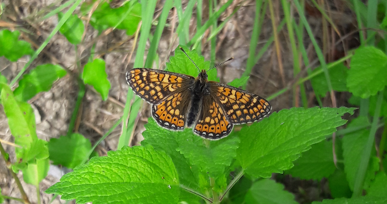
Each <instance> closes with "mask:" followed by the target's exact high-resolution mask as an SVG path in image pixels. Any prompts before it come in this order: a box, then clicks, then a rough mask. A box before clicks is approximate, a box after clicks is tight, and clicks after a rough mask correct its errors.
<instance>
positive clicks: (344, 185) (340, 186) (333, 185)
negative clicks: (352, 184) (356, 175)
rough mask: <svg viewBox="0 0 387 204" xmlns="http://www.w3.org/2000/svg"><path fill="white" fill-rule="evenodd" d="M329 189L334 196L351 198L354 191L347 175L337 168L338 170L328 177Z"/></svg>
mask: <svg viewBox="0 0 387 204" xmlns="http://www.w3.org/2000/svg"><path fill="white" fill-rule="evenodd" d="M328 182H329V189H330V191H331V196H332V197H333V198H342V197H346V198H350V197H351V195H352V191H351V189H350V188H349V184H348V181H347V178H346V175H345V173H344V171H343V170H341V169H336V171H335V172H334V173H333V174H332V175H331V176H330V177H329V178H328Z"/></svg>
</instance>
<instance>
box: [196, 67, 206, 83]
mask: <svg viewBox="0 0 387 204" xmlns="http://www.w3.org/2000/svg"><path fill="white" fill-rule="evenodd" d="M207 78H208V75H207V72H206V70H204V69H203V70H202V71H201V72H200V73H199V76H198V78H197V80H199V81H200V83H201V84H205V83H206V82H207Z"/></svg>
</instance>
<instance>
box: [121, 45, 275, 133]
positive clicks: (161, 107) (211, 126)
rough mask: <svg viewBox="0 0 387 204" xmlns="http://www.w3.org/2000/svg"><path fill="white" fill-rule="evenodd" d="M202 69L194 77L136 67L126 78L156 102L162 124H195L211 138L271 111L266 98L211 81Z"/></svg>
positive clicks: (156, 113)
mask: <svg viewBox="0 0 387 204" xmlns="http://www.w3.org/2000/svg"><path fill="white" fill-rule="evenodd" d="M180 49H181V50H182V51H183V52H184V54H186V55H187V53H185V51H184V50H183V49H182V48H180ZM187 57H188V58H189V56H188V55H187ZM189 59H190V60H191V58H189ZM191 61H192V60H191ZM192 62H193V61H192ZM193 63H194V62H193ZM194 64H195V63H194ZM195 66H196V64H195ZM196 67H197V66H196ZM197 68H198V67H197ZM198 70H199V76H198V77H196V78H194V77H192V76H189V75H185V74H177V73H173V72H168V71H163V70H155V69H147V68H135V69H132V70H130V71H129V72H127V73H126V81H127V82H128V84H129V86H130V87H131V88H132V90H133V91H134V92H135V93H136V94H137V95H139V96H140V97H141V98H142V99H144V100H145V101H147V102H148V103H150V104H152V116H153V118H154V119H155V120H156V122H157V123H158V124H159V125H160V126H161V127H163V128H166V129H168V130H177V131H179V130H183V129H184V127H191V126H192V125H194V128H193V132H194V133H195V134H197V135H199V136H201V137H204V138H206V139H210V140H218V139H221V138H223V137H226V136H227V135H229V134H230V133H231V131H232V129H233V127H234V125H239V124H244V123H251V122H255V121H258V120H260V119H262V118H263V117H266V116H268V115H269V114H270V111H271V105H270V104H269V102H268V101H267V100H266V99H264V98H262V97H260V96H257V95H255V94H251V93H247V92H246V91H244V90H242V89H238V88H235V87H232V86H228V85H225V84H221V83H218V82H215V81H208V80H207V78H208V76H207V73H206V71H205V70H202V71H200V69H199V68H198Z"/></svg>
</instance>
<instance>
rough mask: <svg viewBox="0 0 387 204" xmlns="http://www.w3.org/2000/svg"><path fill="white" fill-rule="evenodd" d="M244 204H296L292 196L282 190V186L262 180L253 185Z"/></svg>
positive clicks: (271, 181) (268, 180)
mask: <svg viewBox="0 0 387 204" xmlns="http://www.w3.org/2000/svg"><path fill="white" fill-rule="evenodd" d="M245 203H246V204H250V203H253V204H261V203H262V204H277V203H289V204H293V203H294V204H297V202H296V201H294V195H293V194H291V193H290V192H288V191H285V190H284V186H283V185H282V184H280V183H276V182H275V181H273V180H270V179H262V180H259V181H256V182H255V183H253V185H252V186H251V188H250V189H249V191H248V192H247V194H246V197H245Z"/></svg>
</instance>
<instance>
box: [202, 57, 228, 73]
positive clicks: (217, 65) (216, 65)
mask: <svg viewBox="0 0 387 204" xmlns="http://www.w3.org/2000/svg"><path fill="white" fill-rule="evenodd" d="M233 59H234V58H233V57H230V58H228V59H227V60H225V61H223V62H221V63H219V64H215V66H214V67H212V68H211V69H213V68H216V67H219V66H220V65H222V64H224V63H226V62H229V61H231V60H233ZM211 69H209V70H208V71H210V70H211ZM208 71H207V72H208Z"/></svg>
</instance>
